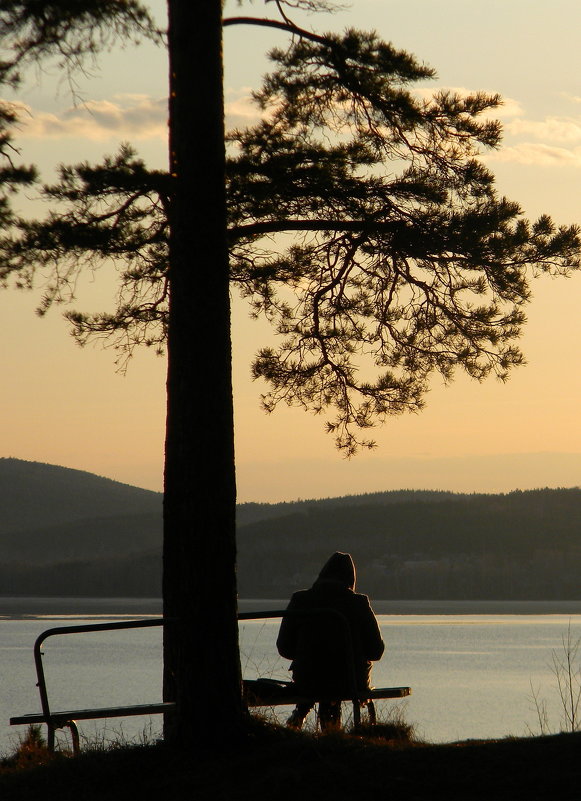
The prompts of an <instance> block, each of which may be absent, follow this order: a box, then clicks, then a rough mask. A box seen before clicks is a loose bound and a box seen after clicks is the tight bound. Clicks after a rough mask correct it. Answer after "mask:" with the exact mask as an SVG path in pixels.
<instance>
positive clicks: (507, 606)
mask: <svg viewBox="0 0 581 801" xmlns="http://www.w3.org/2000/svg"><path fill="white" fill-rule="evenodd" d="M371 602H372V606H373V609H374V611H375V613H376V614H378V615H397V616H406V615H410V616H411V615H416V616H427V615H440V616H445V615H581V601H555V600H550V601H539V600H534V601H512V600H510V601H505V600H483V601H446V600H438V601H433V600H377V599H371ZM287 603H288V599H274V598H244V599H240V601H239V609H240V611H241V612H264V611H268V610H283V609H285V607H286V605H287ZM162 609H163V605H162V600H161V598H76V597H63V598H58V597H46V596H39V597H14V596H5V597H2V596H0V619H2V620H12V619H14V620H22V619H27V618H35V619H36V618H43V617H46V618H58V617H66V618H71V617H73V618H75V617H83V618H87V617H97V618H99V617H107V618H110V617H129V618H132V617H151V616H158V615H161V614H162Z"/></svg>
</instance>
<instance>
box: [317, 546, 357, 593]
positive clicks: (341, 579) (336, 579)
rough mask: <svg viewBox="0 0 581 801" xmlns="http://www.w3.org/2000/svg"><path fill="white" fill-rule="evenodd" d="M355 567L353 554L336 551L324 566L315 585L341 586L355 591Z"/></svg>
mask: <svg viewBox="0 0 581 801" xmlns="http://www.w3.org/2000/svg"><path fill="white" fill-rule="evenodd" d="M355 578H356V575H355V565H354V563H353V559H352V558H351V554H348V553H341V552H340V551H336V552H335V553H334V554H333V556H331V557H330V558H329V559H328V560H327V561H326V562H325V564H324V565H323V568H322V570H321V572H320V573H319V577H318V578H317V580H316V581H315V584H321V583H323V582H324V583H332V584H340V585H341V586H342V587H346V588H347V589H349V590H354V589H355Z"/></svg>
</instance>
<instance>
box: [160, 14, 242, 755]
mask: <svg viewBox="0 0 581 801" xmlns="http://www.w3.org/2000/svg"><path fill="white" fill-rule="evenodd" d="M168 14H169V34H168V36H169V42H168V44H169V64H170V80H169V84H170V102H169V146H170V172H171V175H172V183H173V191H172V198H171V208H170V267H169V280H170V312H169V323H168V326H169V330H168V344H167V348H168V378H167V399H168V400H167V431H166V453H165V493H164V574H163V596H164V615H165V616H166V617H168V618H177V621H178V622H176V623H172V624H170V625H167V626H166V627H165V629H166V630H165V639H164V699H165V700H169V701H176V702H177V711H176V713H175V714H172V715H168V716H166V722H165V737H166V740H167V741H168V742H169V743H170V744H171V745H174V746H179V745H180V744H182V745H186V744H187V746H188V748H190V747H191V746H192V745H193V744H196V743H197V744H198V745H200V744H204V746H206V747H207V746H210V747H212V746H216V745H218V744H219V743H220V742H221V741H222V742H223V740H224V732H227V733H228V740H229V741H230V742H231V741H232V740H235V739H236V733H237V732H241V731H242V728H243V719H244V710H243V704H242V699H241V678H240V657H239V649H238V626H237V619H236V611H237V606H236V604H237V600H236V574H235V566H236V543H235V511H236V484H235V471H234V423H233V408H232V378H231V375H232V368H231V338H230V299H229V280H228V250H227V239H226V199H225V181H224V161H225V152H224V102H223V75H222V25H221V0H204V2H201V3H193V2H191V0H168Z"/></svg>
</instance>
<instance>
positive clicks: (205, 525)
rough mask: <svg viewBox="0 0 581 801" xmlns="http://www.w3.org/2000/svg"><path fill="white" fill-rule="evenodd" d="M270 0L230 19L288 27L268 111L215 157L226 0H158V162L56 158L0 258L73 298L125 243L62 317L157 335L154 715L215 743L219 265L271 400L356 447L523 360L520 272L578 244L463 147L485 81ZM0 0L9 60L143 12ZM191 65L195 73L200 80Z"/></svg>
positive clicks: (267, 87)
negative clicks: (268, 338)
mask: <svg viewBox="0 0 581 801" xmlns="http://www.w3.org/2000/svg"><path fill="white" fill-rule="evenodd" d="M276 5H277V7H278V8H279V10H280V11H281V18H280V19H279V20H260V19H249V18H232V19H230V20H227V21H225V23H224V24H228V25H235V24H260V25H270V26H272V27H277V28H282V29H284V30H287V31H288V32H289V34H291V35H292V36H291V39H290V44H289V46H288V48H287V49H285V50H276V51H273V53H272V54H271V58H272V60H273V62H274V64H275V67H274V70H273V72H272V73H271V74H270V75H269V76H267V78H266V79H265V81H264V84H263V87H262V89H261V90H260V91H259V92H258V93H257V94H256V100H257V102H258V104H259V106H260V108H261V109H262V111H263V118H262V119H261V120H260V122H259V123H258V124H257V125H255V126H253V127H250V128H248V129H245V130H241V131H234V132H232V133H231V134H230V135H229V136H228V148H229V150H228V158H227V159H225V153H224V144H223V143H224V135H223V99H222V73H221V28H222V21H221V2H220V0H207V1H206V2H205V3H201V4H200V3H188V2H180V1H179V0H168V10H169V32H168V46H169V55H170V116H169V124H170V169H169V172H168V173H164V172H162V171H152V170H148V169H147V168H146V166H145V165H144V164H143V162H141V161H140V160H139V159H137V158H136V156H135V154H134V152H133V151H132V150H131V149H130V148H129V147H124V148H122V149H121V150H120V152H119V153H118V155H117V156H114V157H110V158H107V159H105V160H104V161H103V163H102V164H100V165H97V166H90V165H88V164H82V165H78V166H76V167H63V168H62V170H61V175H60V180H59V182H58V183H57V184H56V185H54V186H51V187H46V188H45V189H44V195H45V197H46V198H48V199H49V200H51V201H52V202H53V204H54V207H55V208H54V209H53V210H52V211H51V212H50V214H49V216H48V217H47V218H46V219H44V220H34V221H28V222H23V223H21V225H20V227H19V230H18V232H17V233H15V234H14V236H13V237H12V238H11V239H9V240H7V241H5V243H4V254H5V257H4V267H3V269H4V270H5V271H6V272H9V271H10V270H12V271H13V272H14V273H15V275H16V276H18V277H19V280H20V281H21V282H29V283H32V281H33V278H34V273H35V271H36V270H37V269H38V268H39V267H46V266H50V265H58V268H57V269H56V270H55V272H54V276H55V280H54V282H53V284H52V286H51V287H49V289H48V291H47V293H46V296H45V298H44V301H43V305H42V310H46V309H47V308H48V307H49V306H50V305H51V303H52V302H53V301H54V300H55V299H61V298H65V299H66V298H67V296H68V293H70V290H71V288H72V286H73V285H74V283H75V280H76V277H77V275H78V272H79V271H80V270H82V269H83V268H84V267H85V266H86V265H87V264H90V265H92V266H98V265H101V264H102V263H104V262H109V261H110V258H111V257H113V258H114V259H115V260H116V261H117V263H120V262H121V263H124V265H125V266H124V267H122V268H121V269H122V270H123V271H122V273H121V276H120V294H119V303H118V306H117V308H116V309H115V310H114V311H113V312H112V313H106V314H95V315H86V314H81V313H70V314H69V315H68V316H69V319H70V320H71V321H72V323H73V325H74V327H75V332H76V336H77V337H78V338H79V340H80V341H81V342H84V341H85V340H86V339H87V338H88V337H90V336H93V335H105V336H112V337H114V338H116V340H117V341H116V344H117V346H118V347H119V348H120V349H121V354H122V357H121V358H123V356H124V355H126V354H128V353H129V354H130V352H131V348H132V347H133V346H134V345H135V344H138V343H146V344H150V345H154V346H158V347H163V346H164V345H165V343H166V342H167V350H168V363H169V368H168V424H167V448H166V483H165V555H164V565H165V567H164V570H165V574H164V596H165V603H166V605H165V610H166V614H168V615H170V616H178V617H179V618H180V622H179V624H177V625H176V626H175V628H170V629H169V630H168V638H167V644H166V654H165V661H166V663H165V688H166V697H167V698H176V699H177V700H178V709H179V714H178V715H177V716H176V717H175V719H174V721H173V724H172V725H171V726H168V729H167V734H168V737H170V738H172V739H173V740H174V741H179V739H180V738H182V739H183V737H184V736H185V734H186V733H187V732H189V730H190V729H191V728H192V727H193V726H194V723H193V721H194V720H195V718H201V719H202V720H203V721H204V733H203V736H204V739H205V740H206V739H207V740H208V741H210V742H217V741H218V740H219V739H220V738H221V737H222V732H223V731H224V730H228V731H229V732H232V733H235V732H237V731H240V730H241V728H242V726H241V724H242V721H243V709H242V705H241V700H240V674H239V660H238V656H237V647H236V620H235V576H234V568H235V545H234V504H235V484H234V456H233V427H232V394H231V384H230V382H231V369H230V337H229V298H228V282H229V281H230V282H231V283H233V284H235V285H237V286H239V287H240V289H241V291H242V293H243V295H244V296H246V297H247V298H248V299H249V300H250V303H251V308H252V311H253V313H255V314H257V315H258V314H264V315H266V317H267V318H268V319H269V320H270V321H271V322H272V324H273V326H274V329H275V331H276V332H277V333H278V334H280V335H281V336H282V337H283V341H282V344H281V345H280V346H279V347H278V348H265V349H263V350H261V351H260V352H259V353H258V355H257V357H256V360H255V362H254V365H253V372H254V375H255V376H257V377H261V378H264V379H265V380H266V381H267V382H269V384H270V391H269V393H268V394H267V395H265V396H264V398H263V401H264V406H265V408H266V409H267V410H271V409H273V408H274V407H275V406H276V405H277V403H279V402H280V401H285V402H287V403H290V404H298V405H300V406H303V407H304V408H308V409H312V410H313V411H315V412H324V411H327V410H329V409H332V410H334V411H333V413H332V417H331V419H330V420H329V421H328V423H327V426H328V429H329V431H331V432H333V433H334V435H335V438H336V443H337V445H338V446H339V447H340V448H342V449H343V450H345V451H346V452H347V453H348V454H351V453H353V452H354V451H355V450H356V449H357V447H358V446H359V445H361V444H364V445H371V444H372V443H371V442H369V441H368V440H366V439H365V437H364V436H362V435H360V434H359V433H358V430H361V431H363V432H364V431H365V430H366V429H368V428H370V427H371V426H372V425H374V424H375V423H377V422H379V421H381V420H383V419H384V418H385V417H386V416H387V415H389V414H397V413H400V412H402V411H404V410H408V409H409V410H414V409H418V408H420V407H421V405H422V396H423V395H424V393H425V391H426V389H427V383H428V379H429V376H430V375H431V373H433V372H434V371H436V372H439V373H440V374H441V375H442V376H444V378H445V379H446V380H448V379H450V378H451V377H452V375H453V373H454V370H455V369H456V368H457V367H460V368H462V369H464V370H465V371H466V372H467V373H468V374H469V375H471V376H473V377H474V378H476V379H479V380H480V379H482V378H484V377H485V376H486V375H488V374H489V373H491V372H492V373H495V374H497V375H498V376H499V377H500V378H505V377H506V375H507V373H508V371H509V370H510V368H511V367H513V366H514V365H518V364H520V363H521V362H522V355H521V353H520V351H519V350H518V348H517V347H516V345H515V339H516V338H517V337H518V335H519V333H520V329H521V326H522V323H523V321H524V317H523V314H522V310H521V307H522V305H523V304H524V303H525V302H526V300H527V299H528V294H529V293H528V283H527V281H528V274H529V273H530V270H531V269H533V270H535V269H536V270H546V271H554V272H560V271H566V270H567V269H568V268H569V267H576V266H578V263H579V261H578V252H579V237H578V232H577V229H576V228H574V227H571V228H564V227H563V228H556V227H555V226H554V224H553V223H552V221H551V220H550V218H548V217H546V216H543V217H541V218H540V219H539V220H538V221H537V222H535V223H534V224H530V223H528V222H527V221H526V220H524V219H522V215H521V211H520V209H519V207H518V206H517V205H516V204H515V203H512V202H510V201H508V200H506V199H505V198H501V197H498V195H497V193H496V192H495V189H494V181H493V176H492V175H491V173H490V172H489V171H488V170H487V169H486V168H485V167H484V166H483V164H482V163H481V161H479V159H478V153H479V148H481V147H496V146H497V145H498V143H499V139H500V127H499V124H498V123H497V122H495V121H491V120H490V119H489V118H488V114H489V113H490V111H491V110H493V109H494V108H495V107H496V106H497V105H498V103H499V102H500V101H499V98H498V97H497V96H494V95H493V96H491V95H486V94H483V93H477V94H472V95H467V96H460V95H458V94H454V93H449V92H435V93H429V92H426V91H424V90H422V91H414V90H413V89H411V88H410V85H412V84H414V83H416V82H424V81H427V80H428V79H430V78H433V77H434V72H433V70H431V69H430V68H428V67H426V66H424V65H422V64H420V63H419V62H418V61H417V60H416V59H415V58H414V57H413V56H410V55H409V54H407V53H404V52H402V51H398V50H396V49H395V48H394V47H393V46H392V45H389V44H387V43H385V42H382V41H381V40H380V39H378V37H377V36H376V35H375V34H366V33H361V32H358V31H348V32H347V33H346V34H344V35H342V36H338V35H334V34H333V35H331V34H329V35H325V36H319V35H317V34H313V33H312V32H308V31H304V30H301V29H299V28H297V27H296V26H294V25H293V24H292V22H291V21H290V20H289V19H288V18H287V17H286V16H285V13H284V9H283V6H284V5H285V4H284V3H283V2H282V0H281V2H277V3H276ZM286 5H288V6H295V7H311V8H318V7H321V6H322V5H323V3H321V2H318V0H293V2H289V3H287V4H286ZM4 7H5V8H6V9H7V10H5V11H3V14H4V17H3V18H2V17H0V21H1V22H2V26H0V32H2V33H4V36H5V37H7V41H8V43H9V44H10V45H12V47H13V48H14V50H13V52H15V53H16V61H17V62H18V61H22V62H25V61H26V60H27V59H29V58H31V57H34V56H36V55H45V54H46V53H47V52H48V53H52V52H55V51H56V52H57V53H60V54H61V55H62V57H63V58H64V59H65V61H66V62H67V63H69V64H70V63H71V62H72V63H73V65H74V62H75V60H76V59H77V58H80V57H81V56H82V54H83V52H94V51H95V50H96V49H98V47H99V46H100V41H99V37H98V36H97V33H99V32H101V35H106V34H108V33H109V32H110V29H106V30H105V31H104V29H103V25H105V24H106V23H107V20H109V19H111V20H113V21H114V22H115V24H116V25H117V26H118V30H119V32H120V33H121V35H126V33H127V30H137V31H138V30H143V29H145V30H146V31H147V32H149V33H151V32H152V31H151V25H150V21H149V20H148V17H147V15H146V13H145V9H144V8H143V7H142V5H141V4H139V3H137V2H129V0H126V2H123V1H121V2H114V0H109V2H102V0H99V1H97V0H83V2H78V3H76V4H70V3H68V2H64V0H61V2H56V0H55V2H48V3H45V2H41V3H39V2H35V1H34V0H27V2H16V0H12V2H7V3H5V4H4V5H3V8H4ZM63 9H66V14H65V16H64V18H63V19H64V22H62V24H61V17H60V16H59V11H62V10H63ZM71 9H72V10H71ZM121 12H122V13H121ZM14 21H16V22H17V23H19V25H20V27H19V25H18V24H17V25H12V26H10V23H11V22H14ZM124 26H125V27H124ZM127 26H129V27H128V28H127ZM111 30H113V31H114V28H113V29H111ZM19 37H20V38H19ZM39 42H40V43H42V44H41V45H39ZM39 47H40V49H39V50H38V48H39ZM35 48H37V50H38V52H37V50H35ZM9 74H10V72H9V70H8V71H7V72H6V75H7V76H8V77H9ZM194 76H203V78H200V80H199V81H197V82H196V83H195V91H193V89H192V86H193V84H192V80H193V77H194ZM226 201H227V205H226ZM59 205H60V208H59ZM57 209H58V210H57ZM228 248H229V266H228V252H227V251H228ZM208 498H212V499H213V502H212V503H210V504H209V503H208ZM206 508H212V509H213V510H214V511H213V514H212V518H211V519H206V518H205V517H204V516H203V510H204V509H206ZM215 510H219V516H218V517H216V516H215ZM190 739H191V738H190Z"/></svg>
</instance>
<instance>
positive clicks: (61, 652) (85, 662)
mask: <svg viewBox="0 0 581 801" xmlns="http://www.w3.org/2000/svg"><path fill="white" fill-rule="evenodd" d="M284 605H285V604H284V602H282V601H265V600H260V601H244V602H241V603H240V606H241V609H243V611H250V610H252V611H261V610H265V609H280V608H283V607H284ZM374 608H375V611H376V613H377V614H378V619H379V623H380V626H381V630H382V634H383V637H384V640H385V642H386V652H385V655H384V657H383V658H382V660H381V661H380V662H379V663H378V664H376V665H375V667H374V673H373V683H374V684H375V685H376V686H402V685H403V686H410V687H412V689H413V694H412V696H411V697H410V698H408V699H406V700H405V701H401V702H392V701H380V702H378V711H379V712H380V714H382V713H383V714H386V713H387V712H388V710H390V709H392V710H393V709H394V708H398V709H400V710H401V712H402V714H403V715H404V717H405V718H406V720H407V721H408V722H410V723H413V724H415V726H416V730H417V732H418V734H419V735H420V736H422V737H424V738H425V739H427V740H429V741H431V742H450V741H454V740H459V739H474V738H493V737H504V736H508V735H517V736H518V735H524V734H527V733H531V732H532V733H538V731H539V726H538V718H537V711H536V704H535V701H534V698H533V695H534V694H536V695H537V697H538V699H539V701H545V702H546V705H547V715H548V719H549V723H550V726H551V728H552V729H554V730H557V729H558V728H560V725H561V718H562V709H561V704H560V701H559V698H558V693H557V690H556V679H555V676H554V672H553V670H552V667H551V664H552V656H553V654H557V655H560V654H561V653H562V651H563V638H564V637H566V636H567V631H568V628H569V627H570V630H571V635H572V637H573V639H575V640H576V639H578V638H579V637H581V602H566V603H565V602H549V603H543V602H518V603H508V602H506V603H505V602H499V601H495V602H468V603H465V602H427V601H408V602H404V601H393V602H390V601H379V602H376V603H374ZM159 611H160V603H159V601H158V600H157V599H38V598H35V599H8V598H0V631H1V636H0V676H1V677H2V678H1V683H0V753H6V752H9V751H10V750H11V749H12V747H13V745H14V743H15V742H16V741H17V738H18V733H19V732H20V733H23V732H24V727H10V726H9V725H8V719H9V717H10V716H11V715H17V714H24V713H27V712H34V711H40V702H39V698H38V691H37V689H36V686H35V685H36V674H35V671H34V663H33V655H32V648H33V645H34V640H35V639H36V637H37V636H38V634H40V633H41V632H42V631H44V630H45V629H47V628H52V627H55V626H65V625H78V624H81V623H95V622H109V621H116V620H125V619H141V618H146V617H151V616H155V615H157V614H159ZM278 624H279V621H278V620H268V621H264V620H258V621H244V622H242V623H241V624H240V641H241V653H242V668H243V675H244V676H245V678H255V677H258V676H267V677H272V678H283V679H287V678H289V674H288V662H287V661H286V660H283V659H280V657H278V655H277V653H276V648H275V640H276V634H277V629H278ZM44 652H45V656H44V667H45V671H46V677H47V685H48V691H49V698H50V701H51V706H52V707H53V708H54V709H67V708H75V707H91V706H116V705H127V704H138V703H149V702H156V701H159V700H160V698H161V629H158V628H153V629H142V630H135V631H117V632H115V631H113V632H100V633H98V634H95V633H92V634H74V635H68V636H66V637H55V638H52V639H50V640H48V641H47V642H46V643H45V647H44ZM580 658H581V657H580ZM579 667H581V665H579V664H578V665H577V668H579ZM288 711H289V710H288V709H286V708H285V709H284V710H280V713H281V715H282V716H283V717H284V716H286V715H287V714H288ZM160 728H161V718H160V717H159V716H157V717H156V716H154V717H153V718H152V719H151V721H147V720H145V719H143V718H133V719H131V718H129V719H124V720H119V719H112V720H108V721H94V722H87V723H84V724H83V725H82V726H81V731H82V733H83V734H84V735H85V736H86V737H88V738H89V739H92V738H97V739H100V738H103V737H105V738H107V737H118V736H125V737H127V738H129V739H131V738H135V737H139V736H141V735H142V734H143V733H144V732H145V734H146V735H147V736H148V737H155V736H156V733H157V732H159V730H160ZM63 736H65V735H63Z"/></svg>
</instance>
